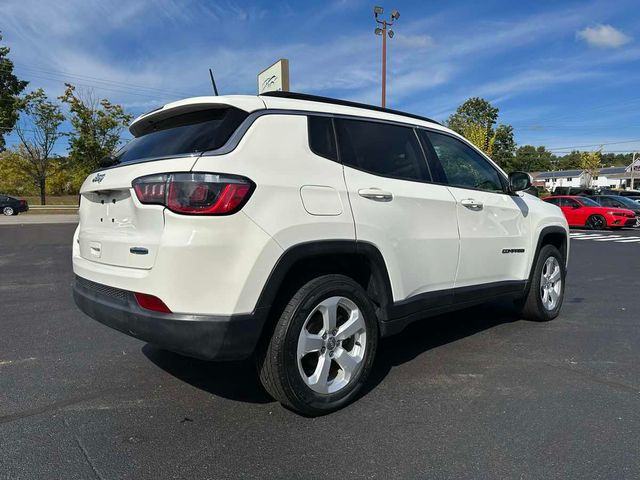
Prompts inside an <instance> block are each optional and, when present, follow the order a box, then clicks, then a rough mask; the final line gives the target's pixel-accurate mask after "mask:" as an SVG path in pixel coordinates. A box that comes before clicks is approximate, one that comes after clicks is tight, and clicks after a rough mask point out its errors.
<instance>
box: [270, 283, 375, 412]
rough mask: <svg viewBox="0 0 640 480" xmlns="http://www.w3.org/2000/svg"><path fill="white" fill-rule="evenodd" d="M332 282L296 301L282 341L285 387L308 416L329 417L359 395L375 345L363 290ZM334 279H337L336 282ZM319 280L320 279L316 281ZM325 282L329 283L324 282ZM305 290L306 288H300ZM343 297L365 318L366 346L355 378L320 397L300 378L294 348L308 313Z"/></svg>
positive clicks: (372, 314)
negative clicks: (325, 414)
mask: <svg viewBox="0 0 640 480" xmlns="http://www.w3.org/2000/svg"><path fill="white" fill-rule="evenodd" d="M331 277H332V278H333V280H332V281H326V282H320V283H318V284H316V285H315V286H314V288H313V289H311V290H310V291H309V292H308V293H307V294H305V295H304V297H303V298H302V299H301V300H300V301H299V303H298V305H297V306H296V308H295V310H294V312H293V315H292V316H291V318H290V319H289V326H288V329H287V332H286V334H285V337H284V348H283V349H282V350H281V352H282V355H283V358H282V359H281V361H282V365H283V366H284V370H285V371H284V374H285V376H286V384H287V386H288V387H289V388H288V389H289V391H290V394H291V395H293V397H294V398H295V401H294V403H295V404H298V405H300V406H302V405H304V406H305V410H307V413H314V414H315V413H324V412H326V413H329V412H331V411H333V410H336V409H338V408H341V407H342V406H344V405H346V404H347V403H349V402H351V401H352V399H353V398H354V397H355V396H357V395H358V393H359V391H360V390H361V389H362V387H363V385H364V384H365V383H366V379H367V377H368V376H369V373H370V371H371V368H372V366H373V361H374V358H375V353H376V349H377V343H378V325H377V318H376V314H375V311H374V308H373V305H372V303H371V301H370V300H369V299H368V297H367V296H366V294H365V292H364V290H362V288H361V287H360V285H358V284H357V283H355V282H354V281H352V280H351V279H349V278H347V277H342V276H336V275H332V276H331ZM336 278H337V279H338V280H337V281H336ZM319 280H321V279H319ZM327 280H329V279H328V278H327ZM303 288H305V287H303ZM334 296H342V297H346V298H348V299H349V300H351V301H353V302H354V303H355V304H356V305H357V307H358V308H359V309H360V312H361V313H362V314H363V316H364V320H365V324H366V325H367V345H366V348H365V358H364V359H363V364H362V367H361V368H360V371H359V372H358V374H357V376H356V378H354V379H353V380H351V382H350V383H349V384H348V385H347V386H346V387H344V388H343V389H341V390H340V391H338V392H336V393H330V394H320V393H317V392H314V391H313V390H311V389H310V388H309V387H308V386H307V385H306V384H305V383H304V381H303V379H302V378H301V377H300V372H299V371H298V363H297V346H298V337H299V335H300V331H301V329H302V327H303V325H304V323H305V321H306V319H307V317H308V316H309V314H310V313H311V311H312V310H313V309H314V308H315V307H316V306H317V305H318V304H319V303H320V302H322V301H323V300H325V299H327V298H330V297H334Z"/></svg>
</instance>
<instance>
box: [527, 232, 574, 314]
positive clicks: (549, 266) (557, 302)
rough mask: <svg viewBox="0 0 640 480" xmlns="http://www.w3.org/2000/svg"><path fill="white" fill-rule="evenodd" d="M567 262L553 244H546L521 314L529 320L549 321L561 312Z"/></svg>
mask: <svg viewBox="0 0 640 480" xmlns="http://www.w3.org/2000/svg"><path fill="white" fill-rule="evenodd" d="M566 274H567V272H566V268H565V262H564V259H563V258H562V255H561V254H560V252H559V251H558V249H557V248H556V247H554V246H553V245H544V246H543V247H542V248H541V249H540V253H539V254H538V259H537V260H536V264H535V266H534V268H533V272H532V274H531V279H530V281H529V284H530V286H529V292H528V293H527V295H526V296H525V298H524V299H523V302H522V303H521V308H522V310H521V316H522V318H525V319H527V320H533V321H536V322H547V321H549V320H553V319H554V318H556V317H557V316H558V314H559V313H560V308H561V307H562V301H563V300H564V289H565V277H566Z"/></svg>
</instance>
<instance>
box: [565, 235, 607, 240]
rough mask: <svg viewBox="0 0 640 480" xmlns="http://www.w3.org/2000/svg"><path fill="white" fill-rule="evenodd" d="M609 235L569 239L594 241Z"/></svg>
mask: <svg viewBox="0 0 640 480" xmlns="http://www.w3.org/2000/svg"><path fill="white" fill-rule="evenodd" d="M608 236H609V235H589V236H588V237H571V238H572V239H573V240H595V239H596V238H605V237H608Z"/></svg>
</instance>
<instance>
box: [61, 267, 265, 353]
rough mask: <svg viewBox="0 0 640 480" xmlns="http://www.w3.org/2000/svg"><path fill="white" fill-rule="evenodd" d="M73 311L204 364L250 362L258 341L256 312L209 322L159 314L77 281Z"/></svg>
mask: <svg viewBox="0 0 640 480" xmlns="http://www.w3.org/2000/svg"><path fill="white" fill-rule="evenodd" d="M73 298H74V300H75V302H76V305H77V306H78V308H80V310H82V311H83V312H84V313H85V314H87V315H88V316H90V317H91V318H93V319H94V320H97V321H98V322H100V323H102V324H104V325H107V326H108V327H111V328H114V329H115V330H119V331H120V332H123V333H126V334H127V335H130V336H132V337H135V338H138V339H140V340H143V341H145V342H148V343H151V344H153V345H157V346H159V347H161V348H165V349H167V350H171V351H174V352H176V353H180V354H183V355H187V356H190V357H196V358H201V359H204V360H240V359H244V358H247V357H249V356H250V355H251V354H252V353H253V351H254V349H255V347H256V345H257V343H258V339H259V338H260V334H261V333H262V327H263V324H264V317H263V315H261V314H260V312H257V313H256V312H254V313H250V314H242V315H229V316H213V315H189V314H177V313H158V312H153V311H150V310H145V309H143V308H142V307H140V306H139V305H138V303H137V302H136V300H135V298H134V296H133V293H132V292H129V291H127V290H120V289H117V288H113V287H108V286H106V285H101V284H98V283H95V282H91V281H89V280H86V279H84V278H82V277H78V276H76V278H75V284H74V287H73Z"/></svg>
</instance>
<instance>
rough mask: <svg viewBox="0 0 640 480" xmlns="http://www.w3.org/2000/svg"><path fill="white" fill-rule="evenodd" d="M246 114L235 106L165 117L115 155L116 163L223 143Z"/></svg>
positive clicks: (186, 151) (215, 146)
mask: <svg viewBox="0 0 640 480" xmlns="http://www.w3.org/2000/svg"><path fill="white" fill-rule="evenodd" d="M247 115H248V113H247V112H244V111H242V110H239V109H237V108H233V107H229V108H210V109H208V110H198V111H196V112H189V113H184V114H182V115H176V116H174V117H169V118H165V119H162V120H159V121H157V122H153V123H150V124H149V125H148V126H145V132H144V133H143V134H142V135H141V136H139V137H136V138H134V139H133V140H131V141H130V142H129V143H127V144H126V145H125V146H124V147H122V148H121V149H120V151H118V153H117V154H116V155H115V159H116V161H117V163H118V164H122V163H131V162H135V161H138V160H142V159H149V158H155V157H167V156H172V155H182V154H192V153H200V152H205V151H207V150H215V149H216V148H220V147H221V146H223V145H224V144H225V143H226V141H227V140H229V137H230V136H231V135H232V134H233V132H235V130H236V129H237V128H238V126H239V125H240V124H241V123H242V121H243V120H244V119H245V118H247Z"/></svg>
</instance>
